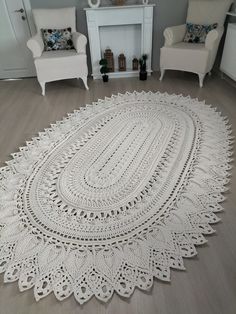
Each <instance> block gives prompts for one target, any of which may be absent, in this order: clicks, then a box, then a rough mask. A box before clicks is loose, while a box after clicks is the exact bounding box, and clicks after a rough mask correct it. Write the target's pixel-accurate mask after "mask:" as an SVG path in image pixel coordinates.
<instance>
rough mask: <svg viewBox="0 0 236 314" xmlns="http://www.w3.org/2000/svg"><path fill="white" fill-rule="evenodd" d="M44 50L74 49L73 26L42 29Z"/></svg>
mask: <svg viewBox="0 0 236 314" xmlns="http://www.w3.org/2000/svg"><path fill="white" fill-rule="evenodd" d="M41 32H42V37H43V42H44V50H45V51H51V50H69V49H74V46H73V41H72V33H71V28H70V27H67V28H64V29H41Z"/></svg>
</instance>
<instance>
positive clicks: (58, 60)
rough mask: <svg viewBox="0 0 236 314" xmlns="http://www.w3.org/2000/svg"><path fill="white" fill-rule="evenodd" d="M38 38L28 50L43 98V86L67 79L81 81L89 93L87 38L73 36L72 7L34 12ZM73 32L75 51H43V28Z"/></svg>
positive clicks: (29, 45)
mask: <svg viewBox="0 0 236 314" xmlns="http://www.w3.org/2000/svg"><path fill="white" fill-rule="evenodd" d="M33 16H34V21H35V25H36V29H37V34H36V35H35V36H33V37H32V38H31V39H29V40H28V42H27V46H28V48H29V49H30V50H31V51H32V54H33V57H34V64H35V67H36V72H37V78H38V81H39V84H40V85H41V88H42V95H45V83H47V82H51V81H56V80H63V79H68V78H81V79H82V80H83V82H84V85H85V88H86V89H88V85H87V76H88V67H87V55H86V44H87V38H86V37H85V36H84V35H83V34H80V33H78V32H76V17H75V7H72V8H61V9H35V10H33ZM67 27H71V29H72V40H73V45H74V47H75V49H71V50H60V51H44V43H43V40H42V36H41V29H43V28H58V29H62V28H67Z"/></svg>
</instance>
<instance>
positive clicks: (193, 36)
mask: <svg viewBox="0 0 236 314" xmlns="http://www.w3.org/2000/svg"><path fill="white" fill-rule="evenodd" d="M217 26H218V24H217V23H214V24H210V25H200V24H193V23H187V24H186V28H187V31H186V34H185V37H184V42H187V43H205V40H206V36H207V34H208V33H209V32H210V31H212V30H213V29H215V28H217Z"/></svg>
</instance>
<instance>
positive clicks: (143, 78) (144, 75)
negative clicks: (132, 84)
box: [139, 71, 147, 81]
mask: <svg viewBox="0 0 236 314" xmlns="http://www.w3.org/2000/svg"><path fill="white" fill-rule="evenodd" d="M139 79H140V81H146V79H147V71H140V72H139Z"/></svg>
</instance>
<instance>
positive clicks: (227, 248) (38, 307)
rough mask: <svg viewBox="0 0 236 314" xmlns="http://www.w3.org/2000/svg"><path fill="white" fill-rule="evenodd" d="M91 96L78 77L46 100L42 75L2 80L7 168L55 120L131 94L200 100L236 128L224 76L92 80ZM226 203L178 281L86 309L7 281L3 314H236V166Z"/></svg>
mask: <svg viewBox="0 0 236 314" xmlns="http://www.w3.org/2000/svg"><path fill="white" fill-rule="evenodd" d="M89 86H90V90H89V91H86V90H85V89H84V88H83V85H82V83H81V82H78V81H77V80H67V81H59V82H53V83H50V84H47V87H46V96H45V97H42V96H41V95H40V88H39V85H38V83H37V81H36V79H35V78H31V79H24V80H19V81H0V165H1V166H2V165H4V161H5V160H7V159H9V158H10V157H9V154H10V153H12V152H15V151H16V150H17V148H18V147H19V146H21V145H24V143H25V141H26V140H29V139H31V137H33V136H35V135H37V132H38V131H41V130H43V129H44V128H46V127H48V126H49V124H50V123H52V122H55V121H56V120H60V119H61V118H62V117H63V116H65V115H66V113H68V112H71V111H73V110H74V109H77V108H79V107H80V106H83V105H84V104H86V103H87V104H89V103H91V102H92V101H96V100H97V99H98V98H104V97H105V96H110V95H111V94H117V93H118V92H120V93H123V92H125V91H134V90H137V91H141V90H146V91H149V90H151V91H161V92H168V93H178V94H183V95H186V96H187V95H190V96H191V97H198V98H199V99H200V100H204V99H205V100H206V103H208V104H214V105H216V106H217V108H218V110H219V111H221V112H222V113H223V114H225V115H227V116H228V117H229V119H230V122H231V124H232V126H233V129H234V134H235V130H236V88H235V87H234V86H233V85H231V84H228V83H227V81H225V80H222V79H221V78H219V77H217V76H212V77H207V78H206V81H205V87H204V88H202V89H201V88H199V86H198V80H197V77H196V76H194V75H193V74H188V73H181V72H167V73H166V76H165V78H164V81H163V82H159V81H158V79H157V74H154V75H153V76H152V77H151V78H149V79H148V80H147V81H146V82H141V81H139V80H138V79H137V78H130V79H113V80H110V81H109V83H107V84H104V83H103V82H102V81H92V80H90V81H89ZM229 187H230V190H229V192H227V194H226V196H227V200H226V201H225V202H224V208H225V211H224V212H223V213H221V214H220V215H219V216H220V217H221V218H222V222H220V223H218V224H217V225H215V227H214V228H215V229H216V231H217V232H216V233H215V234H214V235H212V236H210V237H208V240H209V241H208V244H206V245H204V246H203V247H199V248H198V255H197V256H196V257H195V258H193V259H188V260H185V266H186V268H187V270H186V271H172V276H171V282H170V283H163V282H161V281H157V280H156V281H155V283H154V286H153V288H152V289H151V291H148V292H142V291H140V290H138V289H136V290H135V292H134V294H133V295H132V297H131V298H129V299H123V298H120V297H119V296H117V295H114V296H113V298H112V299H111V300H110V301H109V302H108V303H107V304H103V303H101V302H99V301H98V300H96V299H95V298H93V299H92V300H90V301H89V302H88V303H86V304H84V305H83V306H80V305H79V304H78V303H77V302H76V301H75V300H74V298H73V296H72V297H70V298H69V299H66V300H65V301H64V302H59V301H57V300H56V298H55V297H54V295H53V294H51V295H49V296H48V297H46V298H44V299H43V300H41V301H39V302H38V303H36V302H35V300H34V298H33V291H32V290H29V291H26V292H23V293H20V292H19V290H18V286H17V283H16V282H15V283H12V284H3V276H2V275H1V276H0V314H28V313H30V314H39V313H42V314H62V313H65V314H67V313H68V314H75V313H83V314H108V313H109V314H134V313H135V314H136V313H137V314H236V193H235V192H236V168H233V170H232V180H231V183H230V186H229Z"/></svg>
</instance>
